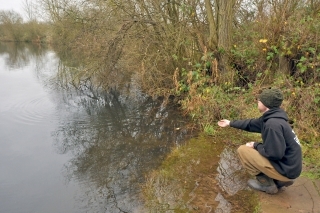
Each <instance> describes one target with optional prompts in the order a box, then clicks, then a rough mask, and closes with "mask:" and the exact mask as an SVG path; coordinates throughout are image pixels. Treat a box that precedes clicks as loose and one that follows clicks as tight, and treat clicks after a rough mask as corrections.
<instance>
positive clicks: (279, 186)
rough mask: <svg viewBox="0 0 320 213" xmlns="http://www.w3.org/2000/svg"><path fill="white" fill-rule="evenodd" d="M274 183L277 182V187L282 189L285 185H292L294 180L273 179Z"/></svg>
mask: <svg viewBox="0 0 320 213" xmlns="http://www.w3.org/2000/svg"><path fill="white" fill-rule="evenodd" d="M273 181H274V183H275V184H276V186H277V188H278V189H280V188H282V187H284V186H286V187H288V186H291V185H292V184H293V182H294V181H293V180H290V181H280V180H273Z"/></svg>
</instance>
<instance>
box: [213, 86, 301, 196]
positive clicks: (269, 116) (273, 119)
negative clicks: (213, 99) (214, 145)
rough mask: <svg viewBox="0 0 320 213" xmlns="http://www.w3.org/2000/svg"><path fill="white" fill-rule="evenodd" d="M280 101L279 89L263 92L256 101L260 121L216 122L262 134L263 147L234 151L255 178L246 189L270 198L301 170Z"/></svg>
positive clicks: (256, 145) (296, 143) (255, 145)
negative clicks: (258, 191) (264, 194)
mask: <svg viewBox="0 0 320 213" xmlns="http://www.w3.org/2000/svg"><path fill="white" fill-rule="evenodd" d="M282 101H283V94H282V92H281V91H280V90H279V89H266V90H264V91H262V93H261V94H260V95H259V98H258V109H259V111H260V112H261V113H262V116H261V117H260V118H256V119H246V120H235V121H229V120H227V119H223V120H220V121H219V122H218V125H219V126H220V127H227V126H231V127H233V128H237V129H242V130H245V131H248V132H257V133H261V137H262V143H258V142H248V143H246V145H241V146H240V147H239V148H238V150H237V151H238V154H239V157H240V160H241V162H242V165H243V166H244V167H245V168H246V169H247V170H248V172H249V173H250V174H252V175H255V176H256V179H250V180H248V185H249V186H250V187H251V188H253V189H256V190H260V191H263V192H266V193H269V194H275V193H277V192H278V189H279V188H281V187H283V186H290V185H292V184H293V181H294V179H295V178H297V177H299V175H300V173H301V170H302V152H301V146H300V142H299V139H298V137H297V136H296V134H295V133H294V131H293V130H292V128H291V126H290V124H289V123H288V117H287V114H286V112H285V111H284V110H283V109H281V108H280V106H281V104H282Z"/></svg>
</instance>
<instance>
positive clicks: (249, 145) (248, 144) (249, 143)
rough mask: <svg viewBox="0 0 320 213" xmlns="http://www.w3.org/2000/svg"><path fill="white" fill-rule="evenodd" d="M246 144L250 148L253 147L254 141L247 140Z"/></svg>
mask: <svg viewBox="0 0 320 213" xmlns="http://www.w3.org/2000/svg"><path fill="white" fill-rule="evenodd" d="M246 146H247V147H250V148H254V142H248V143H246Z"/></svg>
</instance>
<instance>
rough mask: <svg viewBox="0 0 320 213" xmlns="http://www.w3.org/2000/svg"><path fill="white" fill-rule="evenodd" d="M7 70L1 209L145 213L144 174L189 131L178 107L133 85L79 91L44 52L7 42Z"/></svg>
mask: <svg viewBox="0 0 320 213" xmlns="http://www.w3.org/2000/svg"><path fill="white" fill-rule="evenodd" d="M0 44H1V43H0ZM0 66H1V67H0V68H1V70H2V71H0V78H1V80H0V81H1V84H0V96H1V103H0V116H1V120H0V127H1V128H0V134H1V135H2V136H1V142H0V144H1V146H2V152H1V157H0V169H1V170H2V171H4V172H2V173H1V175H0V212H8V213H10V212H12V213H13V212H14V213H16V212H111V213H112V212H143V211H144V207H143V203H141V201H140V199H139V193H140V184H142V183H143V182H144V181H145V173H146V172H148V171H150V170H152V169H155V168H156V167H157V166H158V165H159V164H160V163H161V160H162V159H163V158H164V156H165V155H166V154H167V153H168V152H169V151H170V150H171V148H172V147H173V146H175V145H179V144H180V143H182V142H183V141H184V140H185V138H186V137H187V134H188V132H187V130H186V128H185V127H186V125H187V122H186V121H185V119H184V118H183V117H181V116H180V115H179V114H178V113H177V109H175V108H174V107H172V106H170V104H169V105H164V104H163V101H162V100H160V99H159V100H156V101H154V100H151V99H150V98H148V97H146V96H145V95H143V94H142V93H141V92H140V91H139V90H138V89H137V88H136V87H135V86H134V85H137V84H136V82H134V80H131V82H128V84H127V86H126V87H124V88H122V89H112V90H110V91H109V92H102V91H99V90H98V89H97V88H95V87H94V86H93V84H92V82H90V81H84V82H80V84H78V85H77V86H78V87H77V88H75V87H73V86H71V84H68V82H67V80H66V79H67V77H66V76H70V75H69V74H68V73H63V70H65V69H62V70H61V67H64V68H66V67H65V66H63V65H62V64H61V61H60V60H59V59H58V58H57V57H56V56H55V54H54V53H53V52H51V51H46V50H43V49H35V50H32V49H30V48H27V47H26V46H23V47H17V46H14V45H13V44H5V45H4V44H1V45H0ZM17 204H18V205H17Z"/></svg>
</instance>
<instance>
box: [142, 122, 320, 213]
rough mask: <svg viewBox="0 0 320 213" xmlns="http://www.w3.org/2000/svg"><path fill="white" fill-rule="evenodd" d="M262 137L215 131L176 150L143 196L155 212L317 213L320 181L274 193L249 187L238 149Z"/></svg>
mask: <svg viewBox="0 0 320 213" xmlns="http://www.w3.org/2000/svg"><path fill="white" fill-rule="evenodd" d="M258 137H259V134H253V133H247V132H244V131H239V130H235V129H232V128H229V129H224V130H222V129H221V130H220V129H216V132H215V134H214V135H213V136H205V135H200V136H198V137H195V138H193V139H191V140H190V141H188V142H187V143H186V144H185V145H183V146H181V147H176V148H175V149H173V150H172V152H171V154H169V156H168V157H167V158H166V159H165V161H164V162H163V164H162V166H161V167H160V168H159V169H158V170H156V171H153V172H152V173H151V174H150V175H149V176H148V177H147V180H148V181H147V184H146V185H145V187H144V198H145V200H146V203H147V207H148V208H149V209H150V210H151V212H223V213H230V212H237V213H241V212H244V213H247V212H253V213H274V212H284V213H295V212H300V213H307V212H310V213H311V212H312V213H314V212H315V213H318V212H320V206H319V205H320V204H318V203H319V200H320V180H315V179H311V178H308V177H307V176H310V171H309V170H308V167H307V166H304V167H305V168H304V171H303V174H302V176H301V177H299V178H298V179H297V180H296V182H295V183H294V184H293V185H292V186H290V187H284V188H282V189H281V190H279V192H278V193H277V194H275V195H269V194H266V193H263V192H259V191H255V190H252V189H250V188H249V187H248V186H247V180H248V179H249V178H251V177H250V175H249V174H248V173H247V172H246V171H245V170H244V169H243V167H242V166H241V163H240V162H239V159H238V156H237V154H236V149H237V147H238V146H239V145H240V144H243V143H245V142H246V141H252V140H255V139H258Z"/></svg>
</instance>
